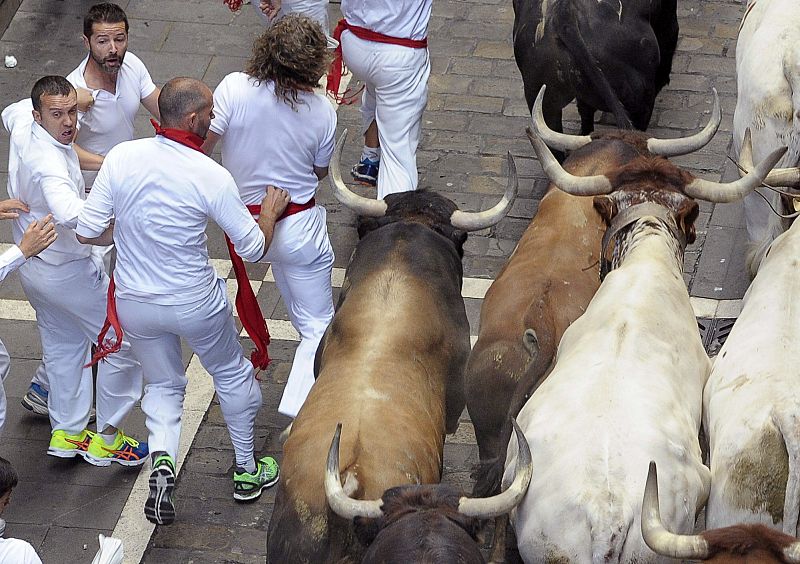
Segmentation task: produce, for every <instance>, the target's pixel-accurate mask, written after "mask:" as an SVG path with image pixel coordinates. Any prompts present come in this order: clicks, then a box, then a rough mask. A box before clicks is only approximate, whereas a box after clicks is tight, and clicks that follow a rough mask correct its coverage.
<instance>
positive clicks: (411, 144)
mask: <svg viewBox="0 0 800 564" xmlns="http://www.w3.org/2000/svg"><path fill="white" fill-rule="evenodd" d="M342 56H343V58H344V62H345V64H346V65H347V67H348V68H349V69H350V70H351V71H352V72H353V74H354V75H355V76H357V77H359V78H360V79H361V80H363V81H364V84H365V88H364V94H363V96H362V99H361V119H362V124H363V131H366V130H367V128H368V127H369V125H370V124H371V123H372V121H373V120H374V121H376V122H377V124H378V140H379V141H380V145H381V166H380V171H379V172H378V198H379V199H382V198H383V197H384V196H386V194H393V193H395V192H407V191H410V190H416V189H417V183H418V182H419V178H418V175H417V145H419V140H420V136H421V133H422V112H423V111H424V110H425V105H426V104H427V102H428V77H429V76H430V74H431V62H430V58H429V57H428V50H427V49H412V48H410V47H401V46H399V45H391V44H388V43H375V42H373V41H365V40H363V39H359V38H358V37H356V36H355V35H353V34H352V33H350V32H349V31H345V32H344V33H342Z"/></svg>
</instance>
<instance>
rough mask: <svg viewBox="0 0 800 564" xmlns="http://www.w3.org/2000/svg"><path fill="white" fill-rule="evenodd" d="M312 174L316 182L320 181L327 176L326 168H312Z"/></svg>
mask: <svg viewBox="0 0 800 564" xmlns="http://www.w3.org/2000/svg"><path fill="white" fill-rule="evenodd" d="M314 174H316V175H317V180H322V179H323V178H325V177H326V176H328V167H327V166H316V165H315V166H314Z"/></svg>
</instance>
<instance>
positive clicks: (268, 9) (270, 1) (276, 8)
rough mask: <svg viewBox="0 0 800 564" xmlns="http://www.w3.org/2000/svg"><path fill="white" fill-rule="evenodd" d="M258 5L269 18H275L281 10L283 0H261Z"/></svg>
mask: <svg viewBox="0 0 800 564" xmlns="http://www.w3.org/2000/svg"><path fill="white" fill-rule="evenodd" d="M258 7H259V8H260V9H261V11H262V12H263V13H264V15H265V16H267V17H268V18H269V19H274V18H275V16H277V15H278V12H280V10H281V0H260V2H259V4H258Z"/></svg>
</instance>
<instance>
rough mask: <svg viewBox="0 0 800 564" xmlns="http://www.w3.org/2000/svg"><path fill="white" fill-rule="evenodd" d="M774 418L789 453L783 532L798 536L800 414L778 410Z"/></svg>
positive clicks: (799, 511) (774, 413) (799, 518)
mask: <svg viewBox="0 0 800 564" xmlns="http://www.w3.org/2000/svg"><path fill="white" fill-rule="evenodd" d="M772 420H773V422H774V423H775V425H776V426H777V427H778V430H779V431H780V433H781V435H782V436H783V443H784V445H786V452H787V453H788V455H789V478H788V479H787V480H786V493H785V494H784V498H783V532H784V533H786V534H787V535H791V536H793V537H796V536H797V535H798V534H799V533H800V531H798V529H797V524H798V520H800V416H798V415H797V413H796V412H794V413H786V412H785V411H778V410H776V411H775V412H773V416H772Z"/></svg>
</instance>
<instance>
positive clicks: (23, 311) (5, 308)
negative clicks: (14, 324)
mask: <svg viewBox="0 0 800 564" xmlns="http://www.w3.org/2000/svg"><path fill="white" fill-rule="evenodd" d="M0 319H16V320H18V321H36V312H35V311H34V310H33V307H32V306H31V304H29V303H28V301H27V300H0Z"/></svg>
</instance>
